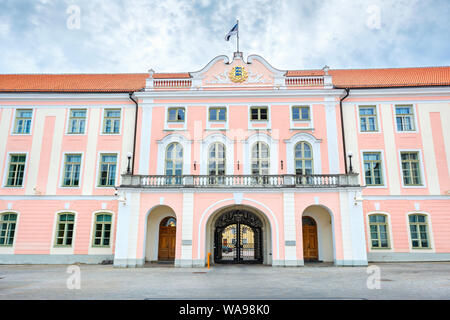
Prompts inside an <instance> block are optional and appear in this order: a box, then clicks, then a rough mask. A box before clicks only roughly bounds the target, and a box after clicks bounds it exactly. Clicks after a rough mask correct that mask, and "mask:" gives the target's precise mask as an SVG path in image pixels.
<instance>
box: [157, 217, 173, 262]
mask: <svg viewBox="0 0 450 320" xmlns="http://www.w3.org/2000/svg"><path fill="white" fill-rule="evenodd" d="M176 233H177V227H176V219H175V218H173V217H166V218H164V219H163V220H162V221H161V223H160V224H159V242H158V261H173V260H175V237H176Z"/></svg>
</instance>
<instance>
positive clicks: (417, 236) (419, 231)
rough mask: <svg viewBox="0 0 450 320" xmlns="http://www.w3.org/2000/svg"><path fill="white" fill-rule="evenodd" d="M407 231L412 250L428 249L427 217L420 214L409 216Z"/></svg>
mask: <svg viewBox="0 0 450 320" xmlns="http://www.w3.org/2000/svg"><path fill="white" fill-rule="evenodd" d="M408 219H409V230H410V232H411V245H412V247H413V248H418V249H429V248H430V243H429V241H428V223H427V217H426V216H425V215H420V214H412V215H410V216H409V218H408Z"/></svg>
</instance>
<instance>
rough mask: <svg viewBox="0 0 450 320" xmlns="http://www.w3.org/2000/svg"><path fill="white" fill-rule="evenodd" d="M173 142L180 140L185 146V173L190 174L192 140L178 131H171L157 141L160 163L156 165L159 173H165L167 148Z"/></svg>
mask: <svg viewBox="0 0 450 320" xmlns="http://www.w3.org/2000/svg"><path fill="white" fill-rule="evenodd" d="M173 142H178V143H179V144H181V146H182V147H183V175H190V174H191V145H192V140H188V139H187V138H186V137H184V136H183V135H181V134H178V133H170V134H168V135H166V136H165V137H164V138H162V139H161V140H157V141H156V143H157V144H158V161H157V162H158V163H157V165H156V172H157V174H158V175H165V166H166V150H167V146H168V145H169V144H171V143H173Z"/></svg>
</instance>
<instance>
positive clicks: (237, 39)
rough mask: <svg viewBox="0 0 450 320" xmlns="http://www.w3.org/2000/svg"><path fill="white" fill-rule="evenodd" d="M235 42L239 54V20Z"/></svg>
mask: <svg viewBox="0 0 450 320" xmlns="http://www.w3.org/2000/svg"><path fill="white" fill-rule="evenodd" d="M236 42H237V52H239V19H237V37H236Z"/></svg>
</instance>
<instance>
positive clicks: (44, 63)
mask: <svg viewBox="0 0 450 320" xmlns="http://www.w3.org/2000/svg"><path fill="white" fill-rule="evenodd" d="M71 4H76V5H78V6H79V7H80V9H81V28H80V29H79V30H68V29H67V28H66V19H67V14H66V8H67V6H69V5H71ZM370 6H372V7H373V6H375V7H379V9H380V11H379V12H380V21H379V22H380V24H379V28H369V27H368V22H367V21H368V19H370V18H371V17H370V12H368V8H369V7H370ZM29 7H31V8H33V10H31V11H30V12H29V13H28V15H27V21H28V24H27V25H25V26H24V24H23V22H22V21H17V20H16V19H10V20H11V21H14V24H12V25H7V27H5V26H4V24H3V25H0V36H2V37H3V38H6V40H7V43H10V44H11V45H10V46H8V47H7V48H8V52H7V53H5V52H4V51H3V52H0V72H18V71H17V70H16V69H14V68H17V66H19V65H20V61H17V60H18V59H25V60H26V61H27V63H26V66H28V67H30V68H32V69H33V70H40V72H145V71H147V70H148V69H150V68H153V69H155V70H156V71H157V72H175V71H195V70H199V69H200V68H202V67H203V66H204V65H205V64H206V63H207V62H209V61H210V60H211V59H212V58H214V57H215V56H217V55H219V54H227V55H229V56H231V55H232V52H233V51H234V50H235V49H236V48H235V46H236V45H235V43H236V39H235V38H232V39H231V40H230V41H229V42H226V41H224V36H225V34H226V33H227V32H228V31H229V29H230V28H231V27H232V26H233V24H234V22H235V19H236V17H237V16H239V19H240V25H239V27H240V49H241V51H243V52H244V55H248V54H259V55H261V56H263V57H265V58H266V59H267V60H268V61H269V62H270V63H271V64H272V65H273V66H274V67H276V68H280V69H300V68H321V67H322V66H323V65H325V64H328V65H330V66H331V67H332V68H338V67H392V66H411V65H418V66H420V65H424V64H426V65H445V64H450V57H449V56H448V51H449V50H448V49H449V45H448V41H446V34H447V33H446V32H444V31H445V30H448V29H449V25H450V22H449V21H448V19H447V16H448V14H446V13H448V12H449V10H450V9H449V8H450V4H449V3H448V2H445V1H444V2H442V1H438V0H436V3H435V5H434V6H433V5H428V4H423V3H421V2H419V1H418V0H397V1H395V2H394V1H382V0H372V1H366V2H361V1H352V0H324V1H301V2H300V1H295V0H294V1H289V0H273V1H271V0H253V1H251V0H248V1H241V0H228V1H209V0H195V1H189V0H186V1H180V0H165V1H142V0H127V1H89V0H84V1H83V0H77V1H74V0H66V2H65V3H62V2H57V1H55V2H53V1H47V0H41V1H40V2H36V3H35V5H34V6H29ZM20 10H23V9H21V8H17V11H18V12H19V11H20ZM1 11H2V10H1V5H0V12H1ZM12 13H13V12H11V13H10V14H5V13H3V17H9V16H10V15H11V14H12ZM1 18H2V13H0V21H6V19H1ZM16 21H17V22H16ZM2 26H3V27H2ZM20 28H22V29H20ZM19 29H20V30H19ZM418 37H420V38H418ZM427 47H428V48H433V50H428V51H427V52H426V54H424V53H423V52H422V51H423V48H427ZM15 53H17V54H15ZM19 53H20V54H19ZM5 59H7V60H5ZM19 69H21V70H22V69H23V68H19Z"/></svg>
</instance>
